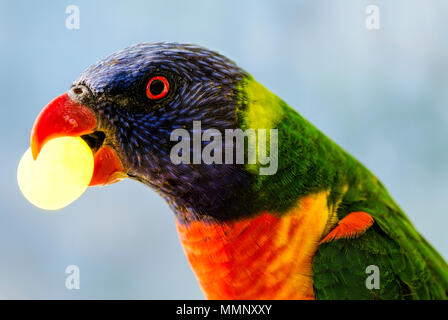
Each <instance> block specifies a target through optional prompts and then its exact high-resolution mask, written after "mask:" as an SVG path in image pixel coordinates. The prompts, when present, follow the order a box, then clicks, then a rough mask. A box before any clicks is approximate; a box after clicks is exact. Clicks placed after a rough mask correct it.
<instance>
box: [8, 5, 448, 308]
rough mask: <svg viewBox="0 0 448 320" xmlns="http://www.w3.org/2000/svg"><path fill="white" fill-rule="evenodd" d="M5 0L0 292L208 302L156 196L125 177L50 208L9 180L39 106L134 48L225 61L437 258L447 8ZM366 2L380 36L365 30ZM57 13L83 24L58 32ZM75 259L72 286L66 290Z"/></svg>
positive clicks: (445, 222) (442, 229)
mask: <svg viewBox="0 0 448 320" xmlns="http://www.w3.org/2000/svg"><path fill="white" fill-rule="evenodd" d="M0 3H1V4H0V74H1V76H0V97H1V99H0V104H1V105H0V144H1V145H0V176H1V180H0V181H1V182H0V192H1V193H0V298H7V299H14V298H25V299H29V298H32V299H36V298H37V299H40V298H55V299H80V298H85V299H91V298H97V299H109V298H112V299H115V298H123V299H127V298H136V299H143V298H145V299H146V298H148V299H172V298H173V299H174V298H176V299H196V298H198V299H202V298H203V295H202V293H201V291H200V289H199V287H198V285H197V284H196V280H195V278H194V275H193V273H192V272H191V271H190V268H189V266H188V263H187V261H186V259H185V257H184V255H183V252H182V249H181V246H180V244H179V241H178V239H177V234H176V230H175V226H174V217H173V214H172V212H171V211H170V210H169V208H168V206H167V204H166V203H165V202H164V201H163V200H162V199H161V198H160V197H159V196H158V195H157V194H156V193H155V192H153V191H151V190H149V189H147V188H146V187H144V186H143V185H140V184H138V183H136V182H132V181H125V182H122V183H119V184H116V185H113V186H110V187H106V188H95V189H90V190H88V192H87V193H86V194H85V195H84V196H83V197H82V198H80V199H79V200H78V201H77V202H76V203H74V204H73V205H71V206H69V207H68V208H66V209H64V210H62V211H60V212H57V213H49V212H44V211H40V210H39V209H37V208H34V207H33V206H32V205H30V204H29V203H28V202H27V201H26V200H25V199H24V198H23V197H22V195H21V194H20V192H19V189H18V186H17V182H16V168H17V164H18V161H19V159H20V157H21V155H22V154H23V152H24V151H25V150H26V149H27V148H28V147H29V140H28V139H29V133H30V129H31V126H32V124H33V121H34V119H35V117H36V116H37V114H38V113H39V111H40V110H41V109H42V107H43V106H45V105H46V104H47V103H48V102H49V101H50V100H51V99H52V98H54V97H55V96H57V95H59V94H61V93H63V92H64V91H65V90H66V89H67V88H68V87H69V85H70V84H71V82H72V81H73V80H75V79H76V78H77V77H78V75H79V74H80V73H81V72H82V71H83V70H84V69H85V68H86V67H88V66H89V65H90V64H92V63H94V62H96V61H97V60H99V59H101V58H103V57H104V56H106V55H107V54H110V53H112V52H114V51H116V50H119V49H122V48H124V47H126V46H129V45H131V44H135V43H138V42H144V41H179V42H192V43H197V44H201V45H203V46H206V47H209V48H212V49H216V50H218V51H220V52H221V53H223V54H225V55H227V56H228V57H230V58H231V59H233V60H235V61H236V62H237V63H238V64H239V65H240V66H242V67H243V68H245V69H246V70H248V71H249V72H250V73H252V75H253V76H254V77H255V78H256V79H257V80H258V81H260V82H261V83H263V84H264V85H265V86H267V87H268V88H269V89H271V90H272V91H273V92H275V93H277V94H278V95H279V96H280V97H282V98H283V99H284V100H286V101H287V102H288V103H289V104H290V105H291V106H293V107H294V108H296V109H297V110H298V111H299V112H300V113H302V114H303V115H304V116H305V117H306V118H308V119H309V120H310V121H311V122H313V123H314V124H315V125H316V126H317V127H319V128H320V129H321V130H323V131H324V132H325V133H326V134H328V135H329V136H330V137H331V138H333V139H334V140H335V141H336V142H337V143H339V144H340V145H341V146H343V147H344V148H345V149H346V150H348V151H349V152H350V153H352V154H353V155H354V156H355V157H357V158H358V159H360V160H361V161H362V162H363V163H364V164H365V165H367V166H368V167H369V168H370V169H371V170H372V171H373V172H374V173H375V174H376V175H377V176H378V177H379V178H380V179H381V180H382V181H383V182H384V183H385V184H386V186H387V187H388V189H389V191H390V192H391V194H392V195H393V196H394V198H395V199H396V200H397V202H398V203H399V204H400V205H401V207H402V208H403V209H404V210H405V211H406V213H407V214H408V215H409V217H410V218H411V219H412V221H413V222H414V224H415V225H416V227H417V229H418V230H419V231H420V232H421V233H422V234H423V235H424V236H425V237H426V238H428V240H429V241H430V242H431V243H432V244H433V245H434V246H435V247H436V248H437V249H438V250H439V251H440V253H441V254H442V255H444V256H445V257H448V235H447V231H446V230H447V226H448V212H447V206H448V204H447V195H448V170H447V163H448V148H447V147H448V90H447V89H448V36H447V30H448V19H447V16H448V2H443V1H437V0H433V1H428V0H427V1H409V0H401V1H399V0H395V1H386V0H384V1H375V0H371V1H362V0H358V1H349V0H346V1H298V0H294V1H273V0H272V1H241V0H222V1H217V0H215V1H205V0H204V1H199V0H189V1H180V0H179V1H132V0H128V1H120V2H118V1H114V2H112V1H75V0H71V1H3V0H2V1H1V2H0ZM369 4H374V5H377V6H378V7H379V8H380V10H381V11H380V13H381V15H380V17H381V25H380V26H381V28H380V29H379V30H368V29H366V27H365V19H366V13H365V9H366V6H367V5H369ZM68 5H77V6H78V7H79V9H80V29H79V30H69V29H67V28H66V26H65V20H66V18H67V15H66V13H65V10H66V7H67V6H68ZM72 264H74V265H78V266H79V267H80V270H81V289H80V290H71V291H70V290H67V289H66V288H65V278H66V276H67V275H66V274H65V268H66V267H67V266H68V265H72Z"/></svg>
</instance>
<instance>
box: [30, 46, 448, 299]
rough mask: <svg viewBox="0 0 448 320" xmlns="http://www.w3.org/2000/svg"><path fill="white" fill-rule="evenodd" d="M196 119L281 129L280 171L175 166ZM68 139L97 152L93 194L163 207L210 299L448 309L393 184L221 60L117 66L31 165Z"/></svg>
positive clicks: (135, 58)
mask: <svg viewBox="0 0 448 320" xmlns="http://www.w3.org/2000/svg"><path fill="white" fill-rule="evenodd" d="M194 121H200V123H201V129H200V130H202V131H204V130H207V129H214V130H217V131H218V132H225V130H226V129H227V130H228V129H241V130H246V129H254V130H255V129H257V130H258V129H266V130H271V129H276V130H277V144H276V148H277V149H276V150H277V156H276V160H275V161H277V164H276V168H275V172H274V173H273V174H260V170H259V169H260V168H262V167H263V164H262V163H261V162H260V161H257V162H256V163H252V164H250V163H246V161H245V162H244V163H238V161H229V162H227V161H225V162H223V163H217V162H214V163H204V162H202V161H199V163H194V162H193V161H192V162H188V161H184V162H180V163H173V161H172V157H171V155H172V148H173V146H174V145H175V144H177V143H178V141H172V139H171V137H170V136H171V133H172V132H173V131H174V130H176V129H185V130H186V131H187V132H190V133H192V134H194V133H193V131H194V130H193V122H194ZM60 136H81V137H83V138H84V140H85V141H86V142H87V143H88V144H89V146H90V147H91V148H92V151H93V153H94V156H95V171H94V176H93V178H92V182H91V185H106V184H110V183H113V182H116V181H118V180H120V179H121V178H123V177H129V178H131V179H135V180H138V181H140V182H142V183H143V184H146V185H147V186H149V187H151V188H153V189H155V190H156V191H157V192H158V193H159V194H160V195H161V196H162V197H163V198H164V199H166V201H167V202H168V203H169V205H170V206H171V208H172V209H173V211H174V213H175V218H176V219H175V220H176V225H177V229H178V232H179V236H180V240H181V242H182V245H183V248H184V251H185V254H186V256H187V258H188V260H189V262H190V264H191V266H192V268H193V270H194V272H195V274H196V276H197V278H198V281H199V283H200V286H201V288H202V289H203V291H204V294H205V296H206V297H207V298H210V299H446V298H447V295H448V266H447V264H446V262H445V261H444V260H443V258H442V257H441V256H440V255H439V254H438V253H437V252H436V250H435V249H433V247H432V246H431V245H430V244H429V243H428V242H427V241H426V240H425V239H424V238H423V237H422V236H421V235H420V234H419V233H418V232H417V231H416V229H415V228H414V226H413V225H412V224H411V222H410V221H409V219H408V218H407V217H406V215H405V214H404V213H403V211H402V210H401V209H400V208H399V207H398V205H397V204H396V203H395V202H394V200H393V199H392V198H391V196H390V195H389V193H388V192H387V190H386V188H385V187H384V186H383V184H382V183H381V182H380V181H379V180H378V179H377V178H376V177H375V176H374V175H373V174H372V173H371V172H370V171H369V170H368V169H366V168H365V167H364V166H363V165H362V164H361V163H359V162H358V161H357V160H356V159H354V158H353V157H352V156H350V155H349V154H348V153H347V152H345V151H344V150H343V149H342V148H341V147H339V146H338V145H336V144H335V143H334V142H333V141H332V140H330V139H329V138H328V137H326V136H325V135H324V134H323V133H322V132H320V131H319V130H318V129H316V128H315V127H314V126H313V125H312V124H311V123H309V122H308V121H307V120H305V119H304V118H303V117H302V116H301V115H300V114H298V113H297V112H296V111H295V110H294V109H292V108H291V107H289V106H288V105H287V104H286V103H285V102H284V101H283V100H281V99H280V98H278V97H277V96H276V95H274V94H273V93H271V92H270V91H269V90H267V89H266V88H265V87H263V86H262V85H261V84H259V83H258V82H257V81H256V80H255V79H254V78H253V77H252V76H250V75H249V74H248V73H247V72H246V71H244V70H243V69H241V68H240V67H238V66H237V65H236V64H235V63H234V62H232V61H230V60H229V59H227V58H226V57H224V56H222V55H220V54H218V53H216V52H213V51H210V50H207V49H205V48H202V47H199V46H195V45H189V44H177V43H153V44H150V43H142V44H138V45H134V46H131V47H129V48H127V49H124V50H122V51H118V52H116V53H114V54H112V55H110V56H108V57H107V58H105V59H104V60H101V61H99V62H98V63H96V64H94V65H92V66H91V67H89V68H88V69H87V70H86V71H84V72H83V73H82V75H81V76H80V77H79V79H78V80H76V81H75V82H74V83H73V85H72V86H71V87H70V89H69V91H68V92H67V93H64V94H63V95H61V96H59V97H58V98H56V99H55V100H53V101H52V102H51V103H50V104H49V105H47V107H46V108H45V109H44V110H43V111H42V113H41V115H40V116H39V118H38V119H37V120H36V123H35V126H34V128H33V132H32V138H31V144H32V150H33V155H34V157H37V156H38V154H39V152H40V150H41V148H42V146H43V145H44V144H45V143H46V142H47V141H49V140H50V139H52V138H55V137H60ZM210 141H212V139H210V140H209V141H208V142H210ZM206 142H207V141H202V142H201V147H204V146H205V145H207V143H206ZM220 143H221V147H222V149H223V150H224V148H226V146H224V144H225V142H224V141H221V142H220ZM245 148H246V151H247V150H248V148H247V146H246V147H245ZM192 149H193V148H192V147H191V149H190V150H183V151H182V152H187V151H189V152H191V154H192V153H194V150H192ZM273 151H274V150H273V149H272V150H270V152H271V153H272V152H273ZM194 156H195V155H194V154H193V157H194ZM233 160H234V159H233ZM372 266H373V268H374V269H372V270H374V271H375V270H376V272H377V276H378V283H377V284H374V286H373V287H372V286H369V285H368V282H369V281H368V279H367V278H368V277H369V273H366V270H369V268H371V267H372Z"/></svg>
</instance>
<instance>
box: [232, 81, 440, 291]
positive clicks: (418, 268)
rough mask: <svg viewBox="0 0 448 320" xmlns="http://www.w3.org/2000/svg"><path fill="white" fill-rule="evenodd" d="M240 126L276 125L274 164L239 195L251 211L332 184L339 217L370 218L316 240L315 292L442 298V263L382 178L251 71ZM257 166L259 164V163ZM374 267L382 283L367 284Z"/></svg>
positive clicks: (285, 205) (279, 208)
mask: <svg viewBox="0 0 448 320" xmlns="http://www.w3.org/2000/svg"><path fill="white" fill-rule="evenodd" d="M239 93H240V106H239V108H238V111H237V118H238V121H239V125H240V127H241V128H242V129H243V130H245V129H248V128H252V129H260V128H263V129H273V128H275V129H278V171H277V173H276V174H275V175H265V176H263V175H257V174H256V173H255V170H253V168H251V167H247V170H248V171H249V172H253V175H254V176H253V178H254V183H253V184H252V188H251V189H250V190H248V191H247V194H246V195H244V199H245V204H246V205H247V207H248V208H251V210H252V211H253V213H254V214H255V213H258V212H261V211H269V212H273V213H278V214H284V213H286V212H288V210H289V209H290V208H292V207H293V206H294V205H296V204H297V202H298V201H299V200H300V199H301V198H302V197H304V196H306V195H309V194H312V193H317V192H321V191H327V190H329V191H330V196H329V197H328V205H329V206H330V207H334V208H337V216H338V218H339V219H342V218H343V217H345V216H346V215H347V214H349V213H351V212H354V211H365V212H367V213H368V214H370V215H371V216H372V217H373V219H374V220H375V223H374V225H373V226H372V227H371V228H370V229H369V230H368V231H367V232H366V233H365V234H364V235H362V236H360V237H359V238H357V239H339V240H336V241H333V242H330V243H324V244H322V245H321V246H320V247H319V249H318V251H317V253H316V255H315V257H314V259H313V282H314V284H313V285H314V291H315V295H316V298H318V299H447V295H448V265H447V264H446V262H445V261H444V260H443V258H442V257H441V256H440V255H439V254H438V253H437V251H436V250H434V248H433V247H432V246H431V245H430V244H429V243H428V242H427V241H426V240H425V239H424V238H423V237H422V236H421V235H420V234H419V233H418V232H417V231H416V229H415V228H414V226H413V225H412V223H411V222H410V221H409V219H408V218H407V217H406V215H405V214H404V213H403V212H402V210H401V209H400V208H399V207H398V205H397V204H396V203H395V202H394V200H393V199H392V198H391V196H390V195H389V193H388V192H387V190H386V188H385V187H384V186H383V184H382V183H381V182H380V181H379V180H378V179H377V178H376V177H375V176H374V175H373V174H372V173H371V172H370V171H369V170H368V169H366V168H365V167H364V166H363V165H362V164H361V163H360V162H358V161H357V160H356V159H354V158H353V157H352V156H350V155H349V154H348V153H347V152H345V151H344V150H343V149H342V148H341V147H339V146H338V145H337V144H336V143H334V142H333V141H332V140H330V139H329V138H328V137H326V136H325V135H324V134H323V133H322V132H320V131H319V130H318V129H317V128H315V127H314V126H313V125H312V124H311V123H309V122H308V121H307V120H305V119H304V118H303V117H302V116H300V115H299V114H298V113H297V112H296V111H295V110H294V109H292V108H290V107H289V106H288V105H287V104H286V103H285V102H284V101H282V100H281V99H280V98H278V97H277V96H275V95H274V94H272V93H271V92H270V91H269V90H267V89H266V88H264V87H263V86H261V85H260V84H258V83H257V82H256V81H255V80H254V79H253V78H252V77H250V76H249V77H247V78H246V79H244V80H243V81H242V82H241V83H240V86H239ZM257 165H259V164H257ZM369 265H376V266H378V267H379V270H380V283H381V285H380V289H378V290H376V289H370V290H369V289H367V288H366V285H365V281H366V278H367V277H368V274H366V272H365V270H366V267H367V266H369Z"/></svg>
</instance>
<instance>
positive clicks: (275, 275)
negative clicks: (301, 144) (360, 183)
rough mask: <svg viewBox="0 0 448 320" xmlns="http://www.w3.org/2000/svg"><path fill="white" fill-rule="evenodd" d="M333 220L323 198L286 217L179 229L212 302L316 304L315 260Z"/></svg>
mask: <svg viewBox="0 0 448 320" xmlns="http://www.w3.org/2000/svg"><path fill="white" fill-rule="evenodd" d="M328 217H329V211H328V208H327V197H326V193H324V192H322V193H319V194H316V195H312V196H308V197H306V198H304V199H302V200H301V201H300V203H299V204H298V205H297V207H295V208H294V209H292V210H290V212H288V213H287V214H285V215H282V216H277V215H274V214H270V213H264V214H262V215H259V216H257V217H255V218H248V219H243V220H240V221H237V222H229V223H218V222H207V223H206V222H202V221H193V222H189V223H180V222H177V229H178V232H179V237H180V240H181V242H182V246H183V248H184V251H185V254H186V256H187V258H188V260H189V262H190V264H191V266H192V268H193V270H194V272H195V274H196V276H197V278H198V280H199V283H200V285H201V288H202V290H203V291H204V294H205V296H206V297H207V298H208V299H314V294H313V286H312V268H311V263H312V257H313V256H314V253H315V251H316V250H317V247H318V244H319V241H320V240H321V238H322V235H323V232H324V229H325V227H326V224H327V221H328Z"/></svg>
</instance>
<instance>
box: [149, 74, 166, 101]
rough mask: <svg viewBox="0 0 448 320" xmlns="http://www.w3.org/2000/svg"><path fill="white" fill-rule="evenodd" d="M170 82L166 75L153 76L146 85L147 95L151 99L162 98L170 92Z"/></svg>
mask: <svg viewBox="0 0 448 320" xmlns="http://www.w3.org/2000/svg"><path fill="white" fill-rule="evenodd" d="M169 89H170V83H169V82H168V80H167V79H166V78H165V77H164V76H156V77H152V78H151V79H150V80H149V81H148V85H147V86H146V95H147V96H148V98H149V99H151V100H157V99H162V98H163V97H164V96H166V95H167V94H168V91H169Z"/></svg>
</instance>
